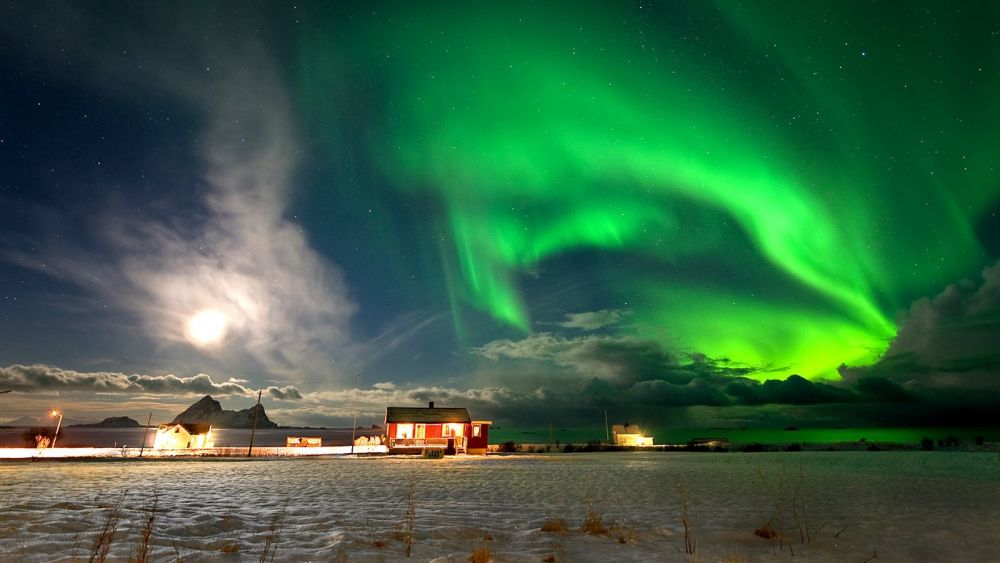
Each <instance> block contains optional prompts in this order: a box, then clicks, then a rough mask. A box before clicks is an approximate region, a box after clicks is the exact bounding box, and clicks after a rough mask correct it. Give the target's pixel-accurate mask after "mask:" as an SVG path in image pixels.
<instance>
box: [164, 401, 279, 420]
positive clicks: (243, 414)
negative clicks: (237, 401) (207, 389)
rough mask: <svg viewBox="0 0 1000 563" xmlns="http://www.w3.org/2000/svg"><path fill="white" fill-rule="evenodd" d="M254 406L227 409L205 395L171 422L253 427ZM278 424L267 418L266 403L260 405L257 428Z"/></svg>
mask: <svg viewBox="0 0 1000 563" xmlns="http://www.w3.org/2000/svg"><path fill="white" fill-rule="evenodd" d="M253 413H254V407H253V406H251V407H250V408H247V409H243V410H240V411H227V410H223V409H222V404H221V403H219V401H216V400H215V399H213V398H212V396H211V395H205V396H204V397H202V398H201V399H198V401H197V402H195V403H194V404H193V405H191V406H190V407H188V408H187V409H185V410H184V412H182V413H181V414H179V415H177V416H176V417H174V419H173V420H172V421H170V424H177V423H180V422H188V423H194V424H211V425H212V426H214V427H215V428H251V427H252V426H253ZM277 426H278V425H277V424H275V423H274V422H272V421H271V420H270V419H269V418H267V413H266V412H264V405H260V407H259V411H258V413H257V428H277Z"/></svg>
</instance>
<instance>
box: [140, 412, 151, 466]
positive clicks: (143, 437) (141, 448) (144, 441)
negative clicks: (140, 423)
mask: <svg viewBox="0 0 1000 563" xmlns="http://www.w3.org/2000/svg"><path fill="white" fill-rule="evenodd" d="M150 422H153V413H149V418H147V419H146V429H145V430H143V431H142V445H141V446H139V457H142V450H144V449H146V434H148V433H149V423H150Z"/></svg>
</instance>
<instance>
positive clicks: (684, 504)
mask: <svg viewBox="0 0 1000 563" xmlns="http://www.w3.org/2000/svg"><path fill="white" fill-rule="evenodd" d="M677 494H678V495H680V497H681V522H682V523H683V524H684V553H687V554H688V555H694V554H695V552H696V551H697V550H698V540H696V539H695V537H694V530H693V529H692V528H691V519H690V517H689V515H688V499H687V491H685V490H684V487H683V486H681V484H680V483H677Z"/></svg>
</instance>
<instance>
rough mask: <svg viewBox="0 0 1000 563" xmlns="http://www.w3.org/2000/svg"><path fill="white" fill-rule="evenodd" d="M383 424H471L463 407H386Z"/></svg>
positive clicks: (466, 410)
mask: <svg viewBox="0 0 1000 563" xmlns="http://www.w3.org/2000/svg"><path fill="white" fill-rule="evenodd" d="M385 422H386V423H387V424H388V423H390V422H463V423H464V422H472V418H470V417H469V411H468V409H466V408H465V407H460V408H449V407H386V409H385Z"/></svg>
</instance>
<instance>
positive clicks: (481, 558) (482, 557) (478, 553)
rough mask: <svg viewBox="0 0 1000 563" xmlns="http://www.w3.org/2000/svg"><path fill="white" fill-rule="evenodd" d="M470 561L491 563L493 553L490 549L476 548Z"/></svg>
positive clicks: (473, 562)
mask: <svg viewBox="0 0 1000 563" xmlns="http://www.w3.org/2000/svg"><path fill="white" fill-rule="evenodd" d="M469 561H471V562H472V563H491V562H492V561H493V552H492V551H490V548H488V547H479V548H476V550H475V551H473V552H472V555H470V556H469Z"/></svg>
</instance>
